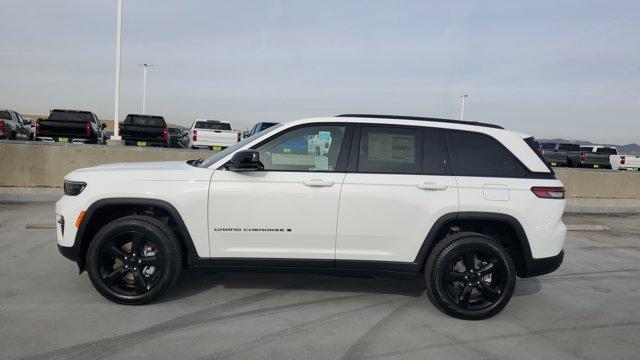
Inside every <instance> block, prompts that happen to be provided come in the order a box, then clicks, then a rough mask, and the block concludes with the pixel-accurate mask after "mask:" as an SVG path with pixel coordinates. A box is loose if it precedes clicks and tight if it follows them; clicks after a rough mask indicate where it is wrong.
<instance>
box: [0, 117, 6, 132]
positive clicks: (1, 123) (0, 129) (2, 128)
mask: <svg viewBox="0 0 640 360" xmlns="http://www.w3.org/2000/svg"><path fill="white" fill-rule="evenodd" d="M4 126H5V125H4V121H2V120H0V131H2V132H4Z"/></svg>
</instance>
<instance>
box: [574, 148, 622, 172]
mask: <svg viewBox="0 0 640 360" xmlns="http://www.w3.org/2000/svg"><path fill="white" fill-rule="evenodd" d="M580 150H581V151H580V163H579V164H578V166H579V167H590V168H595V169H597V168H605V169H611V159H610V158H611V155H618V149H616V148H614V147H610V146H599V145H596V146H593V145H591V146H588V145H584V146H581V147H580Z"/></svg>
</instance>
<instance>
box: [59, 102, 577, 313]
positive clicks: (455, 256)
mask: <svg viewBox="0 0 640 360" xmlns="http://www.w3.org/2000/svg"><path fill="white" fill-rule="evenodd" d="M321 133H329V134H330V137H331V139H332V141H331V144H330V146H329V150H328V151H327V152H326V153H324V154H321V155H317V154H315V155H312V154H297V155H293V154H290V153H281V152H279V151H278V150H277V149H278V148H279V146H280V145H281V144H282V143H286V142H288V141H293V140H308V139H310V138H313V137H314V136H319V135H320V134H321ZM114 179H117V181H114ZM168 189H171V191H168ZM160 194H161V196H160ZM564 194H565V190H564V187H563V185H562V183H561V182H560V181H559V180H557V179H556V178H555V176H554V174H553V172H552V171H551V170H550V169H549V168H548V167H547V165H546V164H545V163H544V161H543V160H541V159H540V158H539V157H538V156H537V155H536V154H535V153H534V151H533V150H532V149H531V148H530V147H529V145H527V143H526V141H525V139H523V136H522V135H520V134H518V133H514V132H511V131H508V130H505V129H503V128H502V127H499V126H497V125H491V124H484V123H476V122H467V121H455V120H441V119H431V118H418V117H397V116H396V117H392V116H383V115H342V116H338V117H333V118H314V119H304V120H298V121H292V122H289V123H286V124H280V125H277V126H274V127H272V128H269V129H267V130H265V131H263V132H260V133H258V134H256V135H254V136H252V137H249V138H246V139H244V140H243V141H241V142H240V143H237V144H234V145H233V146H230V147H228V148H226V149H225V150H223V151H221V152H218V153H216V154H214V155H213V156H211V157H209V158H208V159H206V160H189V161H186V162H180V161H172V162H166V163H142V164H120V165H119V166H112V165H101V166H97V167H93V168H88V169H81V170H75V171H73V172H71V173H69V174H67V175H66V177H65V182H64V196H62V198H61V199H60V200H59V201H58V202H57V203H56V206H55V217H56V218H55V220H56V221H55V223H56V224H57V225H56V226H57V231H56V234H57V241H58V248H59V251H60V252H61V253H62V255H64V256H66V257H68V258H69V259H71V260H73V261H75V262H77V264H78V266H79V269H80V272H82V271H84V270H87V272H88V275H89V279H90V280H91V282H92V284H93V285H94V287H95V288H96V290H97V291H98V292H99V293H100V294H101V295H103V296H104V297H105V298H107V299H109V300H111V301H114V302H116V303H120V304H143V303H148V302H150V301H153V300H155V299H157V298H158V297H159V296H161V295H162V294H163V293H165V292H166V291H167V289H169V288H170V287H171V286H172V285H173V284H175V283H176V281H177V280H178V278H179V274H180V271H181V270H182V268H183V267H187V268H193V269H197V270H202V271H218V272H219V271H243V270H246V269H252V270H253V271H255V272H256V273H257V275H255V276H258V277H259V276H264V275H260V272H261V271H297V272H299V271H303V272H320V273H326V274H347V275H356V276H363V275H368V276H371V275H387V276H399V277H416V276H425V278H426V284H427V288H426V290H427V295H428V297H429V299H430V300H431V302H433V303H434V304H435V305H436V306H437V307H438V308H440V309H441V310H442V311H444V312H446V313H448V314H450V315H452V316H455V317H459V318H463V319H484V318H488V317H490V316H493V315H495V314H496V313H498V312H500V311H501V310H502V309H503V308H504V307H505V306H506V305H507V303H508V301H509V299H510V298H511V296H512V295H513V291H514V288H515V282H516V277H517V276H519V277H531V276H538V275H542V274H547V273H550V272H553V271H554V270H556V269H557V268H558V267H559V266H560V264H561V263H562V260H563V256H564V255H563V254H564V253H563V250H562V249H563V246H564V241H565V236H566V227H565V225H564V224H563V222H562V214H563V212H564V208H565V203H566V201H565V200H564ZM51 275H52V276H53V274H51ZM532 311H534V310H532Z"/></svg>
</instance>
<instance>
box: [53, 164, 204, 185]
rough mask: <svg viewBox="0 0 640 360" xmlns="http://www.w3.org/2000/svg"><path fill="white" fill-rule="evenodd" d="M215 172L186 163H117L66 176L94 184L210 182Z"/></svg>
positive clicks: (81, 170) (85, 169)
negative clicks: (168, 181)
mask: <svg viewBox="0 0 640 360" xmlns="http://www.w3.org/2000/svg"><path fill="white" fill-rule="evenodd" d="M212 172H213V170H209V169H207V168H199V167H194V166H191V165H189V164H187V162H186V160H185V161H163V162H145V163H116V164H105V165H98V166H93V167H89V168H83V169H78V170H74V171H72V172H70V173H69V174H67V176H65V179H67V180H77V181H92V182H102V181H106V182H127V181H162V180H170V181H183V180H186V181H209V179H211V174H212Z"/></svg>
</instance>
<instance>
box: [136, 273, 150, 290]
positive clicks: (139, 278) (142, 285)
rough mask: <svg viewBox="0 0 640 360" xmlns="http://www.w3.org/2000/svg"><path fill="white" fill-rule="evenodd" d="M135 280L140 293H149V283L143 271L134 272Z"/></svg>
mask: <svg viewBox="0 0 640 360" xmlns="http://www.w3.org/2000/svg"><path fill="white" fill-rule="evenodd" d="M133 278H134V280H135V283H136V290H138V291H142V292H143V291H147V281H146V280H145V279H144V274H143V273H142V270H137V271H134V272H133Z"/></svg>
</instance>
